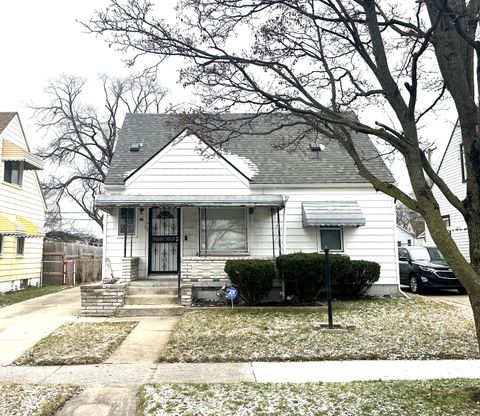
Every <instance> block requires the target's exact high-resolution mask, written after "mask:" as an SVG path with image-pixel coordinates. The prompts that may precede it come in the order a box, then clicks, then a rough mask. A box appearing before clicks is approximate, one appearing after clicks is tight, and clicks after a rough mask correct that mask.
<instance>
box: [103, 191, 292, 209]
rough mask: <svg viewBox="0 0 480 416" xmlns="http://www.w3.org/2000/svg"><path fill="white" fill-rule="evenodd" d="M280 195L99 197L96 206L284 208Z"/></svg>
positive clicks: (109, 207)
mask: <svg viewBox="0 0 480 416" xmlns="http://www.w3.org/2000/svg"><path fill="white" fill-rule="evenodd" d="M285 202H286V198H285V197H283V196H282V195H263V194H255V195H100V196H99V197H98V198H97V201H96V206H97V207H98V208H100V209H102V210H104V211H109V210H111V209H112V208H115V207H155V206H164V207H172V208H173V207H175V208H181V207H198V208H220V207H277V208H283V207H285Z"/></svg>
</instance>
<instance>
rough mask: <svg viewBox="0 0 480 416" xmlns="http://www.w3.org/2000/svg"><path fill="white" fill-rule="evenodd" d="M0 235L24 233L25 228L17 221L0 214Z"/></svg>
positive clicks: (21, 234)
mask: <svg viewBox="0 0 480 416" xmlns="http://www.w3.org/2000/svg"><path fill="white" fill-rule="evenodd" d="M0 235H17V236H23V235H25V228H23V226H22V224H20V223H19V222H18V221H15V220H13V219H10V218H8V217H7V216H5V215H3V214H0Z"/></svg>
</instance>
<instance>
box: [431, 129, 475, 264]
mask: <svg viewBox="0 0 480 416" xmlns="http://www.w3.org/2000/svg"><path fill="white" fill-rule="evenodd" d="M466 172H467V171H466V169H465V159H464V155H463V144H462V136H461V133H460V129H459V127H458V126H457V125H455V127H454V129H453V131H452V135H451V136H450V140H449V142H448V145H447V148H446V149H445V153H444V154H443V157H442V160H441V162H440V166H439V168H438V172H437V173H438V175H439V176H440V177H441V178H442V179H443V181H444V182H445V184H446V185H447V186H448V187H449V188H450V190H451V191H452V192H453V193H454V194H455V195H456V196H457V197H458V198H459V199H460V200H463V199H465V197H466V193H467V187H466V183H465V181H466V178H467V177H466ZM432 192H433V195H434V196H435V198H436V199H437V201H438V205H439V207H440V212H441V213H442V218H443V221H444V222H445V225H446V226H447V229H448V230H449V231H450V233H451V236H452V238H453V240H454V241H455V243H456V244H457V246H458V248H459V250H460V252H461V253H462V254H463V256H464V257H465V258H466V259H467V260H468V261H470V252H469V242H468V231H467V224H466V222H465V219H464V218H463V216H462V214H461V213H460V212H459V211H458V210H457V209H455V208H454V207H453V206H452V205H451V204H450V203H449V202H448V201H447V199H446V198H445V196H444V195H443V194H442V192H440V190H439V189H438V187H437V186H435V185H434V186H433V188H432ZM425 239H426V243H427V244H434V241H433V240H432V237H431V235H430V233H429V231H428V228H427V229H426V232H425Z"/></svg>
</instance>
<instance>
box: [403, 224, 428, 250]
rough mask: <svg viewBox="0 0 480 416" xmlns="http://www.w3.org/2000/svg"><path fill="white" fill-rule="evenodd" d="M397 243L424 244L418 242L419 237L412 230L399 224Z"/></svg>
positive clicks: (407, 244)
mask: <svg viewBox="0 0 480 416" xmlns="http://www.w3.org/2000/svg"><path fill="white" fill-rule="evenodd" d="M397 245H398V246H399V247H401V246H417V245H422V244H421V242H417V237H416V236H415V234H414V233H412V232H411V231H408V230H406V229H405V228H403V227H401V226H400V225H398V224H397Z"/></svg>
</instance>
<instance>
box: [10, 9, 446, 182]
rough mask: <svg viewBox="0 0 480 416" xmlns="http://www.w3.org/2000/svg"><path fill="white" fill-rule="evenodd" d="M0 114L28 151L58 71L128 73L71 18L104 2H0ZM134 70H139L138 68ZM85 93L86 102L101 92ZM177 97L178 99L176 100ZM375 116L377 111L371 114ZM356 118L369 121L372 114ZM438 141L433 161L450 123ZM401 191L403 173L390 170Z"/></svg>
mask: <svg viewBox="0 0 480 416" xmlns="http://www.w3.org/2000/svg"><path fill="white" fill-rule="evenodd" d="M0 4H1V5H0V39H2V41H1V42H0V60H1V67H0V68H1V69H0V74H1V76H0V111H18V112H19V113H20V118H21V120H22V123H23V125H24V128H25V130H26V134H27V139H28V140H29V142H30V144H31V145H32V147H33V148H35V147H37V146H38V144H39V142H40V141H41V140H42V136H43V135H42V134H40V133H39V132H37V130H36V127H35V126H34V120H33V119H32V111H31V110H30V109H29V108H28V105H29V104H34V105H41V104H45V103H46V102H47V97H46V96H45V94H44V92H43V91H44V89H45V87H46V86H47V84H48V82H49V80H51V79H54V78H56V77H57V76H58V75H59V74H61V73H66V74H72V75H77V76H82V77H87V78H90V79H96V78H97V74H99V73H108V74H110V75H117V76H122V75H126V74H127V73H128V72H129V71H131V70H129V69H127V68H126V67H125V65H124V64H123V62H122V55H121V53H119V52H117V51H115V50H114V48H109V47H108V45H107V44H106V43H105V42H104V41H103V40H102V39H101V38H98V37H96V36H94V35H91V34H87V33H85V29H84V28H83V27H82V26H81V25H80V24H79V23H77V20H80V21H88V19H89V18H90V17H91V16H92V14H93V12H94V11H95V10H98V9H104V8H105V7H106V5H107V4H108V0H80V1H66V0H41V1H39V0H15V1H2V2H1V3H0ZM174 4H175V1H174V0H161V5H162V7H161V10H162V12H163V13H165V14H164V16H163V17H164V18H167V19H168V18H169V16H172V7H173V5H174ZM139 69H140V68H139ZM176 73H177V69H176V68H175V65H167V66H163V67H162V68H161V77H160V78H161V80H162V83H164V84H165V86H167V87H168V88H169V89H170V90H171V96H170V98H169V101H176V100H177V99H178V98H180V99H181V100H183V101H185V100H188V96H186V95H185V93H184V92H183V90H182V88H181V87H180V86H178V85H176V84H175V81H176ZM96 94H97V93H96V92H95V91H92V92H91V97H89V98H90V99H91V100H92V102H94V101H95V99H96V98H98V102H99V103H101V99H102V92H101V91H98V95H96ZM182 95H183V97H182ZM377 114H378V113H377ZM361 118H362V119H364V120H365V119H366V120H369V121H370V120H372V121H374V120H375V118H376V114H368V115H364V116H363V117H361ZM432 131H434V132H435V133H434V134H435V136H436V137H437V138H438V144H437V148H438V150H437V151H436V152H435V154H434V159H436V160H439V159H440V157H441V155H442V154H443V150H444V148H445V146H446V143H447V141H448V137H449V135H450V133H451V125H450V124H441V125H436V126H432ZM393 170H394V174H395V176H396V177H397V180H398V181H399V182H400V183H401V184H402V187H404V188H405V187H406V186H407V182H406V181H405V179H402V178H405V175H404V172H402V171H401V170H400V169H399V168H398V167H397V166H394V167H393Z"/></svg>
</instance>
